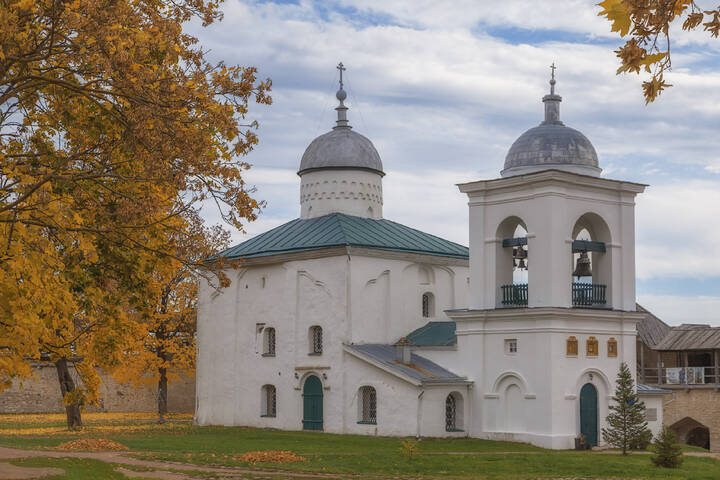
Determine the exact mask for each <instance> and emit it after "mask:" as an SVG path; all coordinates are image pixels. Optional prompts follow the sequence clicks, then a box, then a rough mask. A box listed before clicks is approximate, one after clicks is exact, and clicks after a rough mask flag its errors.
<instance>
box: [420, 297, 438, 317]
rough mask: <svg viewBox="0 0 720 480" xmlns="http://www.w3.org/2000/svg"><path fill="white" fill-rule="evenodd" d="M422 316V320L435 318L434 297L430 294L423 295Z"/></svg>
mask: <svg viewBox="0 0 720 480" xmlns="http://www.w3.org/2000/svg"><path fill="white" fill-rule="evenodd" d="M422 316H423V317H424V318H430V317H434V316H435V297H434V296H433V294H432V293H430V292H426V293H423V296H422Z"/></svg>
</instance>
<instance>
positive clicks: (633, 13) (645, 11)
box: [598, 0, 720, 104]
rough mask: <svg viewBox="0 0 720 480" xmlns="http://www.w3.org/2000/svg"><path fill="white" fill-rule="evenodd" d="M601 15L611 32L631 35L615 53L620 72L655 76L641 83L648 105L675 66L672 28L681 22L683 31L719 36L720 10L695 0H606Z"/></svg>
mask: <svg viewBox="0 0 720 480" xmlns="http://www.w3.org/2000/svg"><path fill="white" fill-rule="evenodd" d="M598 6H600V7H602V8H603V10H602V11H601V12H600V13H599V14H598V15H601V16H604V17H606V18H607V20H608V21H609V22H610V23H611V24H612V26H611V31H613V32H618V33H619V34H620V36H621V37H625V36H627V35H630V38H629V39H628V40H627V41H626V42H625V45H623V46H622V47H620V48H619V49H618V50H616V51H615V53H616V54H617V56H618V58H620V62H621V64H620V67H619V68H618V71H617V73H618V74H619V73H625V72H635V73H637V74H639V73H640V72H641V70H643V71H645V72H647V73H650V74H651V75H652V76H651V78H650V79H649V80H647V81H644V82H643V84H642V87H643V95H644V96H645V103H646V104H647V103H650V102H652V101H654V100H655V99H656V98H657V96H658V95H659V94H660V93H661V92H662V91H663V90H664V89H665V88H667V87H671V86H672V85H670V84H668V83H667V82H665V80H664V78H663V74H664V72H666V71H669V70H670V69H671V67H672V63H671V59H670V46H671V42H670V27H671V26H672V24H673V23H674V22H680V21H682V29H683V30H686V31H691V30H695V29H697V28H699V27H700V26H701V25H702V27H703V30H704V31H706V32H708V33H709V34H710V35H711V36H712V37H714V38H717V37H718V35H719V34H720V7H716V8H714V9H710V10H705V9H703V8H701V7H700V6H699V5H698V2H695V1H694V0H603V1H602V2H600V3H598Z"/></svg>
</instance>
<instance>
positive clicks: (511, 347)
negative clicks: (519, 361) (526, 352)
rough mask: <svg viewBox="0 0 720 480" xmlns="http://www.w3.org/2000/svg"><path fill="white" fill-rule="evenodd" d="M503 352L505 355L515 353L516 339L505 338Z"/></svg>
mask: <svg viewBox="0 0 720 480" xmlns="http://www.w3.org/2000/svg"><path fill="white" fill-rule="evenodd" d="M505 353H506V354H507V355H514V354H516V353H517V339H516V338H506V339H505Z"/></svg>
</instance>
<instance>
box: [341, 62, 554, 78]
mask: <svg viewBox="0 0 720 480" xmlns="http://www.w3.org/2000/svg"><path fill="white" fill-rule="evenodd" d="M340 65H342V63H341V64H340ZM556 68H557V67H556V66H555V62H553V63H552V65H550V70H552V80H555V69H556ZM341 75H342V74H341Z"/></svg>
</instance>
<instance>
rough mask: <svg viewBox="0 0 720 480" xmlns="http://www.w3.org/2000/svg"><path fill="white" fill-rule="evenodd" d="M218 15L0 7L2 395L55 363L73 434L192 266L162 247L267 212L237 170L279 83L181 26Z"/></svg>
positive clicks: (172, 7) (190, 8)
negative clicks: (159, 288) (104, 379)
mask: <svg viewBox="0 0 720 480" xmlns="http://www.w3.org/2000/svg"><path fill="white" fill-rule="evenodd" d="M218 8H219V2H217V1H215V0H207V1H206V0H177V1H164V0H160V1H155V0H114V1H107V0H9V1H6V2H2V3H0V339H2V340H0V351H1V352H2V355H0V388H4V387H7V386H9V385H10V382H11V380H12V379H13V378H14V377H28V376H29V375H30V374H31V371H30V362H31V361H33V360H40V359H41V358H42V359H46V360H50V361H52V362H55V363H56V365H57V368H58V373H59V376H60V379H61V386H62V391H63V394H64V402H65V404H66V405H67V406H68V407H67V408H68V423H69V424H70V423H71V422H70V420H71V413H70V412H71V408H72V409H74V411H75V415H74V417H75V419H74V420H73V421H76V422H79V411H80V407H81V406H82V405H84V404H85V403H92V402H96V401H97V399H98V398H97V391H98V385H99V379H98V376H97V374H96V367H103V368H106V369H108V370H113V369H114V368H116V367H117V366H118V365H119V364H120V362H121V361H122V353H123V352H124V351H127V349H128V348H130V347H132V346H133V343H134V342H135V341H136V339H137V338H142V337H143V333H144V331H145V330H144V328H143V326H142V325H140V324H139V323H138V313H137V312H138V311H139V309H141V308H142V307H143V306H144V305H145V304H146V303H147V299H146V298H144V297H143V295H144V294H145V292H150V293H151V294H154V293H155V292H154V288H153V285H154V284H155V283H156V282H157V272H161V273H163V274H167V273H168V272H170V271H173V270H174V269H175V268H176V267H177V263H178V262H179V263H183V264H186V265H190V264H192V260H190V259H186V258H181V257H180V256H178V254H177V251H176V250H173V249H172V248H168V245H167V243H166V241H167V238H168V236H169V235H184V234H186V232H185V230H184V228H185V226H186V218H187V215H188V214H189V212H191V211H192V210H193V209H197V208H198V206H199V205H200V204H201V203H202V202H205V203H208V202H209V203H213V204H215V205H217V207H218V208H219V210H220V213H221V215H222V217H223V218H224V219H225V220H226V221H227V222H229V223H230V224H232V225H234V226H236V227H238V228H242V226H243V224H244V222H245V221H249V220H252V219H254V218H255V217H256V215H257V213H258V211H259V208H260V207H261V205H260V204H259V203H258V202H257V201H255V200H254V199H253V198H252V197H251V194H252V190H251V189H248V188H247V187H246V185H245V183H244V181H243V179H242V172H243V170H245V169H247V168H248V167H249V166H248V164H247V163H245V162H243V161H239V160H238V159H237V158H238V156H241V155H243V154H246V153H247V152H249V151H250V150H251V149H252V148H253V145H254V144H255V143H256V142H257V137H256V136H255V134H254V133H253V131H252V126H254V123H251V124H250V125H245V126H242V125H240V124H239V120H240V119H242V118H245V116H246V115H247V114H248V111H249V103H250V101H251V100H255V101H256V102H260V103H270V98H269V96H268V91H269V88H270V82H269V81H259V80H258V79H257V72H256V70H255V68H252V67H240V66H228V65H225V64H223V63H218V64H211V63H210V62H209V61H208V60H207V59H206V58H205V53H204V52H203V51H202V49H201V48H200V47H199V46H198V45H197V40H196V39H195V38H193V37H192V36H190V35H188V34H187V33H185V32H184V31H183V29H182V26H183V24H185V23H186V22H188V21H190V20H191V19H193V18H194V17H199V18H200V19H201V20H202V23H203V25H205V26H207V25H209V24H210V23H212V22H214V21H215V20H217V19H219V18H220V12H219V10H218ZM222 268H223V265H221V264H217V265H216V266H214V268H213V269H211V271H214V272H215V273H216V274H217V277H216V278H217V282H216V284H217V285H218V286H222V285H226V284H227V283H228V279H227V278H226V277H224V276H223V275H222V274H220V273H219V272H220V271H221V270H222ZM71 361H74V365H75V369H76V371H77V375H78V376H79V377H80V379H79V380H81V382H78V378H77V377H76V376H75V375H74V374H73V373H72V369H71V368H70V367H69V366H68V364H69V363H71Z"/></svg>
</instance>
